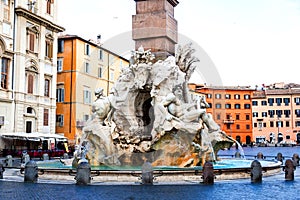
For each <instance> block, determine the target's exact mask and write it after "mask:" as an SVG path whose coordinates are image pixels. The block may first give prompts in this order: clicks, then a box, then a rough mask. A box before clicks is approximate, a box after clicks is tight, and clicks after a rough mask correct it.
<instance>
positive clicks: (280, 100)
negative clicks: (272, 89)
mask: <svg viewBox="0 0 300 200" xmlns="http://www.w3.org/2000/svg"><path fill="white" fill-rule="evenodd" d="M275 100H276V104H277V106H280V105H281V103H282V98H276V99H275Z"/></svg>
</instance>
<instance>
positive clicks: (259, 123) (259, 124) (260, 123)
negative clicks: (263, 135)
mask: <svg viewBox="0 0 300 200" xmlns="http://www.w3.org/2000/svg"><path fill="white" fill-rule="evenodd" d="M262 127H263V124H262V122H258V129H259V130H260V131H261V130H262Z"/></svg>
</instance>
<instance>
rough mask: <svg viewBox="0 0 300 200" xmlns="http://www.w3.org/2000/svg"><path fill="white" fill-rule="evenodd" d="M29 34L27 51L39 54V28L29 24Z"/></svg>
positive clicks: (27, 31) (27, 28)
mask: <svg viewBox="0 0 300 200" xmlns="http://www.w3.org/2000/svg"><path fill="white" fill-rule="evenodd" d="M26 33H27V50H28V51H29V52H31V53H35V52H38V49H37V47H38V42H39V41H38V36H39V28H38V27H37V26H34V25H33V24H31V23H29V22H28V23H27V27H26Z"/></svg>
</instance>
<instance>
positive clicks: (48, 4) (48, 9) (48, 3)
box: [46, 0, 53, 15]
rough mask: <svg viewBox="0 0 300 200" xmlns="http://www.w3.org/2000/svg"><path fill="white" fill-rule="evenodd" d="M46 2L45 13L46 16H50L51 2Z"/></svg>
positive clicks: (48, 0) (50, 0)
mask: <svg viewBox="0 0 300 200" xmlns="http://www.w3.org/2000/svg"><path fill="white" fill-rule="evenodd" d="M46 1H47V9H46V12H47V14H49V15H50V14H51V3H52V1H53V0H46Z"/></svg>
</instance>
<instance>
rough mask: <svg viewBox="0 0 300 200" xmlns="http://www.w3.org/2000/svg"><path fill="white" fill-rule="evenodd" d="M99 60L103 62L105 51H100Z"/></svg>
mask: <svg viewBox="0 0 300 200" xmlns="http://www.w3.org/2000/svg"><path fill="white" fill-rule="evenodd" d="M99 59H100V60H103V50H102V49H99Z"/></svg>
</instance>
